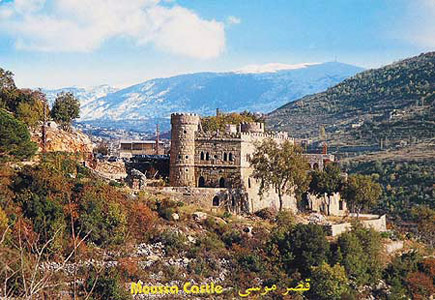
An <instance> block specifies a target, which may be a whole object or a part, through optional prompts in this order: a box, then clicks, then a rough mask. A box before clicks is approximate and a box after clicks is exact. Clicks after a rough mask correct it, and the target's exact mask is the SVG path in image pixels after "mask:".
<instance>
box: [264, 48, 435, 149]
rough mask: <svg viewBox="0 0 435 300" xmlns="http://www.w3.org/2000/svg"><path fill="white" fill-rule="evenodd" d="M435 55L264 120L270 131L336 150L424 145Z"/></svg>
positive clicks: (364, 77) (430, 125)
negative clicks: (322, 139)
mask: <svg viewBox="0 0 435 300" xmlns="http://www.w3.org/2000/svg"><path fill="white" fill-rule="evenodd" d="M434 102H435V52H429V53H426V54H421V55H419V56H416V57H412V58H409V59H405V60H402V61H399V62H396V63H393V64H391V65H388V66H385V67H383V68H379V69H373V70H368V71H365V72H362V73H359V74H357V75H355V76H353V77H351V78H349V79H346V80H345V81H343V82H342V83H339V84H337V85H336V86H334V87H332V88H329V89H328V90H327V91H325V92H322V93H318V94H314V95H310V96H306V97H303V98H301V99H300V100H298V101H295V102H291V103H288V104H286V105H284V106H282V107H280V108H278V109H277V110H275V111H273V112H272V113H271V114H269V116H268V124H269V126H270V127H271V128H273V129H278V130H286V131H289V132H290V133H291V134H292V135H294V136H297V137H307V136H310V137H314V138H315V137H317V136H319V128H320V127H324V128H325V129H326V134H327V137H328V139H329V140H330V141H332V142H335V143H336V144H340V143H344V144H366V143H379V142H380V141H381V140H383V141H384V142H385V139H387V143H388V142H390V143H392V142H404V143H409V142H419V141H427V140H430V139H432V138H434V136H435V117H434V116H435V110H434Z"/></svg>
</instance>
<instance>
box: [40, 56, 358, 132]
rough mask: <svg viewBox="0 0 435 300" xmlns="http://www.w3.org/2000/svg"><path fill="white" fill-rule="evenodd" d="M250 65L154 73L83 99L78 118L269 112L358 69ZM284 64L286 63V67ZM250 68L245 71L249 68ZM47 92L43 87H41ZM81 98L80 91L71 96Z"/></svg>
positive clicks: (105, 122)
mask: <svg viewBox="0 0 435 300" xmlns="http://www.w3.org/2000/svg"><path fill="white" fill-rule="evenodd" d="M272 67H275V68H276V66H271V67H269V68H266V69H265V68H259V67H257V68H249V69H247V70H238V71H235V72H227V73H211V72H208V73H194V74H184V75H179V76H174V77H169V78H158V79H152V80H148V81H145V82H143V83H140V84H137V85H134V86H130V87H127V88H124V89H122V90H119V91H116V92H112V93H110V92H109V93H107V95H105V96H103V97H100V98H95V97H93V99H92V100H82V107H81V119H80V121H85V122H87V123H90V124H94V125H98V126H102V127H118V128H125V129H129V128H134V129H137V128H138V127H140V126H141V127H142V128H141V129H143V130H146V128H147V126H148V125H149V127H150V128H151V130H154V127H155V123H156V122H159V123H161V126H162V130H166V129H169V128H168V127H169V119H168V118H169V115H170V114H171V113H172V112H176V111H190V112H196V113H199V114H202V115H209V114H213V113H214V112H215V110H216V108H220V109H221V110H223V111H228V112H230V111H243V110H249V111H253V112H269V111H272V110H273V109H275V108H277V107H279V106H281V105H283V104H285V103H287V102H289V101H293V100H295V99H298V98H301V97H303V96H305V95H309V94H313V93H317V92H320V91H323V90H325V89H327V88H328V87H330V86H333V85H334V84H337V83H338V82H340V81H342V80H344V79H345V78H348V77H349V76H352V75H354V74H356V73H357V72H360V71H362V69H361V68H359V67H355V66H351V65H346V64H342V63H337V62H330V63H323V64H301V65H297V66H294V68H293V69H285V70H282V69H280V68H277V70H276V71H274V69H273V68H272ZM286 68H289V66H286ZM249 72H250V73H249ZM46 92H47V91H46ZM76 96H77V97H79V98H82V97H83V96H86V95H84V94H83V93H81V94H77V95H76Z"/></svg>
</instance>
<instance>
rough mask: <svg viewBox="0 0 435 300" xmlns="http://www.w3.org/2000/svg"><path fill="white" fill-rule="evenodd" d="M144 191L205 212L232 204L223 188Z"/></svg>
mask: <svg viewBox="0 0 435 300" xmlns="http://www.w3.org/2000/svg"><path fill="white" fill-rule="evenodd" d="M144 190H145V191H151V192H160V193H161V194H163V195H165V196H168V197H169V198H171V199H172V200H176V201H182V202H183V203H185V204H188V205H189V204H194V205H196V206H199V207H201V208H202V209H205V210H213V209H216V208H225V207H227V206H231V204H232V203H230V202H229V201H231V198H230V197H229V193H228V190H227V189H221V188H196V187H145V188H144ZM216 197H217V198H216ZM217 199H218V201H217ZM234 204H236V203H234Z"/></svg>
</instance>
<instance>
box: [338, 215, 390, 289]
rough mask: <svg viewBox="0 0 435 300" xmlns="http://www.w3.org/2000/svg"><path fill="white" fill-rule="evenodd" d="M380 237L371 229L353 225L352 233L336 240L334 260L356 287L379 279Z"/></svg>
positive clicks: (342, 235) (357, 224) (346, 233)
mask: <svg viewBox="0 0 435 300" xmlns="http://www.w3.org/2000/svg"><path fill="white" fill-rule="evenodd" d="M381 245H382V244H381V237H380V235H379V233H378V232H376V231H374V230H373V229H366V228H364V227H362V225H361V224H359V223H354V224H353V228H352V231H350V232H345V233H343V234H341V235H340V236H339V238H338V240H337V252H336V260H337V262H338V263H340V264H341V265H342V266H343V267H344V268H345V269H346V272H347V274H348V275H349V277H350V278H352V279H353V280H354V282H355V283H356V285H357V286H361V285H365V284H373V283H375V282H377V280H378V279H380V277H381V265H382V263H381V260H380V254H381V250H382V249H381Z"/></svg>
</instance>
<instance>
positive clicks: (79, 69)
mask: <svg viewBox="0 0 435 300" xmlns="http://www.w3.org/2000/svg"><path fill="white" fill-rule="evenodd" d="M433 50H435V0H328V1H325V0H124V1H120V0H0V67H1V68H3V69H7V70H10V71H12V72H13V73H14V74H15V81H16V84H17V85H18V86H19V87H29V88H37V87H42V88H61V87H67V86H95V85H100V84H109V85H112V86H116V87H124V86H128V85H131V84H135V83H139V82H143V81H145V80H147V79H151V78H156V77H168V76H172V75H176V74H183V73H194V72H204V71H219V72H224V71H232V70H237V69H240V68H243V67H245V66H250V65H262V64H268V63H281V64H300V63H321V62H327V61H334V60H337V61H340V62H344V63H348V64H353V65H358V66H362V67H365V68H375V67H379V66H382V65H386V64H389V63H391V62H394V61H397V60H399V59H403V58H406V57H410V56H414V55H418V54H420V53H422V52H428V51H433Z"/></svg>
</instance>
